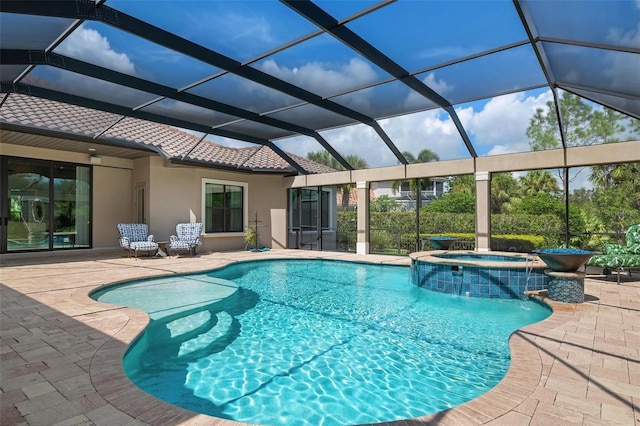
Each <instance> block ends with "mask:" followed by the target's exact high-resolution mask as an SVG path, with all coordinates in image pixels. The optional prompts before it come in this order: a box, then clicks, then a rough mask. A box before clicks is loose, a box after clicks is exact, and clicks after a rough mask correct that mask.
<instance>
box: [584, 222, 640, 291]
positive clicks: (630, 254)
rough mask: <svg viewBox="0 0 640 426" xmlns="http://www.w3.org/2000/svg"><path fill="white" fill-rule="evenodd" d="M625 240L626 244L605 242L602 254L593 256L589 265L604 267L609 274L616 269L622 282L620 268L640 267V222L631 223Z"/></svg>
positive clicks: (606, 273) (605, 272)
mask: <svg viewBox="0 0 640 426" xmlns="http://www.w3.org/2000/svg"><path fill="white" fill-rule="evenodd" d="M625 242H626V245H625V246H623V245H621V244H605V246H604V248H603V249H602V254H597V255H595V256H593V257H592V258H591V259H589V261H588V262H587V265H591V266H601V267H603V268H604V271H603V273H604V274H605V275H608V273H610V272H609V271H616V272H617V273H618V284H620V269H622V268H640V224H636V225H631V226H630V227H629V229H627V233H626V235H625Z"/></svg>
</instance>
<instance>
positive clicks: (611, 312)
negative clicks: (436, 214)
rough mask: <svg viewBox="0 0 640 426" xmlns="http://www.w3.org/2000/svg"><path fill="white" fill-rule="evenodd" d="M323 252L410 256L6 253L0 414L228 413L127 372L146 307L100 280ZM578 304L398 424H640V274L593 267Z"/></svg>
mask: <svg viewBox="0 0 640 426" xmlns="http://www.w3.org/2000/svg"><path fill="white" fill-rule="evenodd" d="M303 256H304V257H316V256H319V257H325V258H335V259H346V260H361V261H362V260H366V261H370V262H377V263H400V264H408V262H409V259H407V258H400V257H392V256H357V255H352V254H344V253H330V252H312V251H298V250H273V251H270V252H265V253H248V252H234V253H212V254H203V255H199V256H196V257H193V258H189V257H182V256H179V257H172V258H142V259H138V260H135V259H127V258H123V257H122V255H121V253H120V252H117V253H106V254H102V255H98V254H95V253H93V254H90V255H88V254H87V255H85V254H79V252H76V253H71V252H70V253H65V255H64V256H58V255H56V256H53V255H51V256H42V254H40V255H39V256H14V255H7V256H4V257H3V258H2V259H1V265H2V268H1V269H0V282H1V285H2V287H1V294H0V300H1V305H0V307H1V313H0V343H1V346H0V356H1V376H0V399H1V402H2V410H1V412H0V424H1V425H3V426H9V425H23V424H24V425H53V424H61V425H109V426H114V425H135V424H151V425H177V424H202V425H205V424H206V425H218V424H220V425H223V424H224V425H228V424H238V423H236V422H231V421H227V420H222V419H216V418H213V417H208V416H205V415H200V414H196V413H193V412H190V411H187V410H183V409H180V408H176V407H174V406H171V405H168V404H165V403H163V402H161V401H159V400H157V399H155V398H154V397H151V396H149V395H147V394H145V393H144V392H142V391H141V390H140V389H138V388H137V387H135V386H134V385H133V384H132V383H131V382H129V381H128V379H127V378H126V377H125V375H124V372H123V371H122V367H121V359H122V356H123V354H124V351H125V350H126V348H127V345H128V344H129V343H130V342H131V341H132V340H133V339H134V338H135V337H136V336H137V334H138V333H139V332H140V331H141V330H142V329H143V328H144V326H145V325H146V324H147V321H148V320H147V316H146V314H144V313H142V312H139V311H135V310H133V309H130V308H122V307H116V306H109V305H105V304H101V303H97V302H95V301H93V300H91V299H90V298H89V297H88V296H87V294H88V293H89V291H90V290H92V289H94V288H96V287H99V286H101V285H105V284H110V283H113V282H118V281H123V280H129V279H132V278H141V277H151V276H158V275H166V274H173V273H182V272H193V271H198V270H206V269H212V268H216V267H220V266H223V265H226V264H228V263H231V262H236V261H238V260H243V259H257V258H261V257H262V258H264V257H269V258H272V257H296V258H299V257H303ZM585 293H586V301H585V303H582V304H563V303H556V302H550V304H551V305H552V307H553V309H554V313H553V314H552V315H551V316H550V317H549V318H548V319H546V320H544V321H542V322H540V323H537V324H533V325H531V326H528V327H525V328H524V329H521V330H519V331H518V332H516V333H514V334H513V336H512V338H511V351H512V353H511V355H512V364H511V367H510V369H509V372H508V373H507V375H506V377H505V378H504V379H503V380H502V381H501V382H500V383H499V384H498V386H496V387H495V388H494V389H492V390H491V391H489V392H488V393H486V394H484V395H482V396H481V397H479V398H477V399H475V400H472V401H469V402H468V403H466V404H463V405H461V406H459V407H456V408H454V409H451V410H448V411H445V412H441V413H437V414H434V415H431V416H426V417H423V418H419V419H412V420H407V421H404V422H397V424H404V425H420V424H443V425H467V424H468V425H472V424H489V425H545V426H547V425H572V424H577V425H636V426H637V425H640V408H639V407H640V277H639V276H637V275H636V274H634V276H632V277H629V276H627V275H624V276H623V277H622V280H621V283H620V285H617V284H616V281H615V276H610V277H608V278H607V277H603V276H598V275H590V276H589V277H588V278H587V280H586V282H585Z"/></svg>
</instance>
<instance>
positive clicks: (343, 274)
mask: <svg viewBox="0 0 640 426" xmlns="http://www.w3.org/2000/svg"><path fill="white" fill-rule="evenodd" d="M164 291H171V292H172V294H170V295H168V296H167V295H163V292H164ZM201 291H202V292H204V295H199V293H200V292H201ZM145 295H146V296H145ZM180 295H182V296H180ZM92 297H94V298H95V299H96V300H99V301H103V302H107V303H115V304H119V305H129V306H134V307H138V308H140V309H142V307H143V306H144V309H145V310H148V311H150V312H151V314H150V316H151V318H152V321H151V323H150V325H149V327H148V328H147V330H146V331H145V332H144V333H143V334H142V335H141V336H140V337H139V338H138V339H137V340H136V342H135V343H134V344H133V345H132V346H131V348H130V349H129V350H128V352H127V354H126V355H125V358H124V361H123V366H124V369H125V371H126V373H127V375H128V376H129V378H130V379H131V380H132V381H133V382H134V383H135V384H136V385H138V386H139V387H141V388H142V389H144V390H145V391H147V392H148V393H150V394H152V395H154V396H156V397H158V398H160V399H162V400H165V401H167V402H170V403H172V404H176V405H179V406H181V407H184V408H187V409H190V410H194V411H197V412H201V413H205V414H209V415H212V416H217V417H222V418H227V419H233V420H237V421H243V422H249V423H260V424H287V425H343V424H362V423H375V422H383V421H392V420H399V419H407V418H413V417H418V416H421V415H426V414H430V413H434V412H437V411H441V410H444V409H447V408H450V407H453V406H456V405H459V404H461V403H463V402H465V401H468V400H470V399H473V398H475V397H477V396H479V395H481V394H482V393H485V392H486V391H487V390H489V389H491V388H492V387H493V386H495V385H496V384H497V383H498V382H499V381H500V380H501V379H502V377H503V376H504V374H505V373H506V371H507V369H508V367H509V347H508V337H509V335H510V334H511V333H512V332H513V331H514V330H516V329H517V328H520V327H523V326H524V325H527V324H530V323H533V322H537V321H540V320H542V319H544V318H546V317H547V316H548V315H549V314H550V310H549V309H548V307H546V306H545V305H542V304H538V303H535V302H532V301H520V300H481V299H472V298H466V297H458V296H452V295H446V294H440V293H436V292H432V291H428V290H425V289H423V288H420V287H417V286H415V285H413V284H412V283H411V279H410V274H409V268H407V267H398V266H383V265H368V264H359V263H349V262H339V261H325V260H317V261H311V260H286V261H285V260H269V261H254V262H244V263H238V264H234V265H231V266H228V267H225V268H224V269H220V270H216V271H211V272H208V273H203V274H192V275H186V276H172V277H167V278H159V279H154V280H145V281H137V282H132V283H131V284H127V285H119V286H115V287H111V288H106V289H102V290H100V291H98V292H95V293H94V294H92ZM153 299H155V300H157V301H158V303H159V305H158V306H155V303H154V302H152V300H153ZM136 305H137V306H136ZM179 311H183V312H182V313H180V312H179Z"/></svg>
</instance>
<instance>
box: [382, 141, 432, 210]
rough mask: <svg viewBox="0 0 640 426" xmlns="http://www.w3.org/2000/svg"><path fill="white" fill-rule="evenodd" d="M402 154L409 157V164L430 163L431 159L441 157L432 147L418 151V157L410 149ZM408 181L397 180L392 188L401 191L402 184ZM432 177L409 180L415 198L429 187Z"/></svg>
mask: <svg viewBox="0 0 640 426" xmlns="http://www.w3.org/2000/svg"><path fill="white" fill-rule="evenodd" d="M402 155H403V156H404V158H406V159H407V161H408V162H409V164H417V163H429V162H431V161H438V160H440V157H439V156H438V154H436V153H435V152H433V151H431V150H430V149H427V148H425V149H423V150H422V151H420V152H419V153H418V157H414V156H413V154H412V153H410V152H409V151H403V152H402ZM405 182H407V181H406V180H396V181H394V182H393V184H392V185H391V190H392V191H393V193H394V194H395V193H397V192H398V191H400V188H401V187H402V185H403V184H404V183H405ZM430 182H431V180H430V179H411V180H409V191H410V192H411V193H412V194H414V195H415V199H416V200H417V199H418V197H419V196H420V191H424V190H425V189H427V187H428V185H429V183H430Z"/></svg>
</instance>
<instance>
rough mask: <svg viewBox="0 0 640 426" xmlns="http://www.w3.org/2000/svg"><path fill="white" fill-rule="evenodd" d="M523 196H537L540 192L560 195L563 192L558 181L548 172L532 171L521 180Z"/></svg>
mask: <svg viewBox="0 0 640 426" xmlns="http://www.w3.org/2000/svg"><path fill="white" fill-rule="evenodd" d="M519 183H520V191H521V192H522V195H535V194H537V193H538V192H549V193H551V194H559V193H561V192H562V190H561V189H560V186H558V181H557V180H556V178H554V177H553V175H552V174H551V173H550V172H548V171H546V170H530V171H528V172H527V174H526V175H524V176H521V177H520V179H519Z"/></svg>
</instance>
